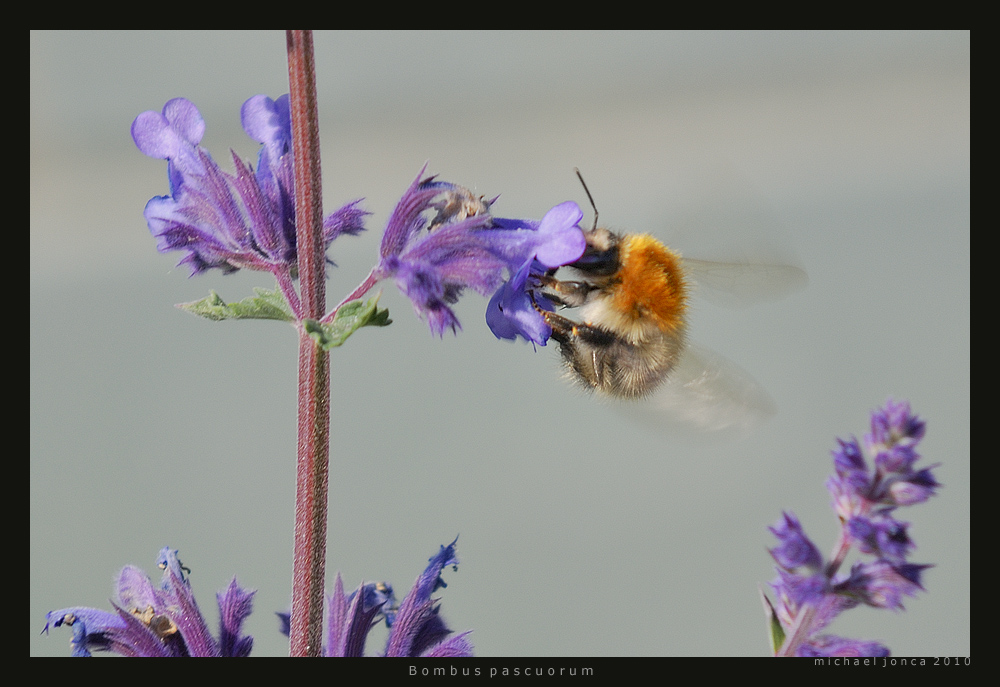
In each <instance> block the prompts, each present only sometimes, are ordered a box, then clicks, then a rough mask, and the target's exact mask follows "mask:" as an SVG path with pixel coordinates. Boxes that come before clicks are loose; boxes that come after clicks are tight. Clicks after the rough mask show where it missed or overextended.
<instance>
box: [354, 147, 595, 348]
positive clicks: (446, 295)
mask: <svg viewBox="0 0 1000 687" xmlns="http://www.w3.org/2000/svg"><path fill="white" fill-rule="evenodd" d="M424 169H426V166H425V168H424ZM424 169H422V170H421V171H420V174H418V175H417V178H416V179H414V181H413V183H412V184H410V187H409V188H408V189H407V190H406V192H405V193H404V194H403V197H402V198H401V199H400V201H399V204H398V205H397V206H396V209H395V210H394V211H393V213H392V216H391V217H390V218H389V222H388V224H387V226H386V230H385V234H384V235H383V237H382V246H381V250H380V260H379V263H378V265H377V266H376V267H375V269H374V270H372V274H371V275H370V277H369V281H371V282H374V281H378V280H380V279H386V278H390V277H391V278H393V279H395V281H396V285H397V286H398V287H399V290H400V291H401V292H402V293H403V294H405V295H406V297H407V298H409V299H410V301H411V302H412V303H413V308H414V310H415V311H416V313H417V315H418V316H419V317H421V318H426V319H427V323H428V325H429V326H430V328H431V332H432V333H434V334H436V335H437V336H442V335H443V334H444V332H445V330H447V329H451V330H452V331H453V332H456V331H457V330H458V329H459V328H461V325H460V323H459V321H458V317H457V316H456V315H455V313H454V311H453V310H452V309H451V306H452V305H454V304H455V303H456V302H457V301H458V298H459V296H461V294H462V292H463V291H464V290H465V289H466V288H469V289H472V290H473V291H476V292H477V293H479V294H480V295H483V296H488V295H491V294H494V293H495V292H497V289H499V288H501V286H503V285H504V281H505V279H508V278H512V277H516V275H517V274H518V273H519V272H520V270H521V269H522V267H523V266H524V265H525V264H526V263H530V262H531V261H532V260H533V259H534V258H535V257H536V256H537V257H538V259H539V260H541V261H542V264H547V265H549V263H552V262H557V263H559V264H563V263H562V262H560V261H565V262H572V261H573V260H576V259H577V258H579V256H580V255H581V254H582V253H583V249H584V247H585V241H584V238H583V232H582V231H581V230H580V228H579V227H578V226H576V223H577V222H579V219H580V217H582V216H583V215H582V212H580V210H579V208H578V207H576V204H575V203H563V204H562V205H560V206H557V207H556V208H553V210H551V211H549V213H548V214H547V215H546V217H545V218H544V219H543V220H542V221H541V222H536V221H532V220H511V219H503V218H497V217H493V216H492V215H491V214H490V206H491V205H492V202H493V201H487V200H485V199H484V198H482V197H479V198H476V197H475V196H474V195H473V194H472V192H470V191H469V190H468V189H466V188H463V187H461V186H456V185H455V184H451V183H448V182H444V181H437V180H436V178H435V177H427V178H423V174H424ZM570 206H572V207H570ZM574 208H575V211H574ZM432 211H433V212H434V213H435V214H433V215H431V214H430V213H431V212H432ZM550 215H551V217H550ZM545 261H548V262H545ZM549 266H555V265H549ZM497 297H498V296H494V298H497ZM520 310H521V311H525V310H526V308H524V307H520ZM536 317H537V314H536ZM515 319H516V317H515ZM528 329H530V327H528ZM547 336H548V335H547V333H545V337H546V338H547ZM541 343H544V339H543V341H542V342H541Z"/></svg>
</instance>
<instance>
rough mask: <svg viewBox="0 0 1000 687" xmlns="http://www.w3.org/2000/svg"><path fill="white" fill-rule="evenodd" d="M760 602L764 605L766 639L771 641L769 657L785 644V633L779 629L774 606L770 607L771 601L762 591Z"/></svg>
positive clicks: (779, 625)
mask: <svg viewBox="0 0 1000 687" xmlns="http://www.w3.org/2000/svg"><path fill="white" fill-rule="evenodd" d="M760 600H761V601H762V602H763V603H764V616H765V620H766V621H767V630H768V633H767V634H768V639H770V640H771V655H772V656H773V655H775V654H777V653H778V649H780V648H781V645H782V644H784V643H785V631H784V630H783V629H782V627H781V622H779V621H778V615H777V614H776V613H775V612H774V606H772V605H771V600H770V599H768V598H767V595H765V594H764V590H763V589H760Z"/></svg>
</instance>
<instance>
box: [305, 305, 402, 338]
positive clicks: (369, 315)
mask: <svg viewBox="0 0 1000 687" xmlns="http://www.w3.org/2000/svg"><path fill="white" fill-rule="evenodd" d="M381 295H382V294H379V295H378V296H372V297H371V298H369V299H368V300H366V301H361V300H357V301H351V302H349V303H345V304H344V305H342V306H340V309H339V310H338V311H337V316H336V317H334V318H333V322H331V323H330V324H323V323H321V322H317V321H316V320H303V321H302V325H303V326H304V327H305V329H306V333H307V334H309V336H311V337H312V338H313V339H314V340H315V341H316V343H317V344H319V345H320V346H321V347H322V348H323V350H324V351H329V350H330V349H331V348H336V347H337V346H340V345H341V344H343V343H344V342H345V341H347V337H349V336H350V335H351V334H353V333H354V332H356V331H357V330H359V329H361V328H362V327H385V326H388V325H390V324H392V320H390V319H389V311H388V310H386V309H385V308H379V307H378V299H379V296H381Z"/></svg>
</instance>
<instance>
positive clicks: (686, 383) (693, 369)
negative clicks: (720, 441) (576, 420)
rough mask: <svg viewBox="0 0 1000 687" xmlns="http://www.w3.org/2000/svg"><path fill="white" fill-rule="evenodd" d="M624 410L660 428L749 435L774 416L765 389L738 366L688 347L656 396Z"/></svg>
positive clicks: (711, 354) (702, 349)
mask: <svg viewBox="0 0 1000 687" xmlns="http://www.w3.org/2000/svg"><path fill="white" fill-rule="evenodd" d="M618 407H619V409H620V410H621V411H622V412H624V413H626V414H628V415H629V416H630V417H633V418H635V419H637V420H639V421H640V422H641V423H642V424H644V425H648V426H652V427H655V428H657V429H661V430H666V431H674V430H677V429H680V430H682V431H683V430H684V429H695V430H698V431H702V432H716V433H722V434H724V435H732V436H744V435H746V434H748V433H749V432H750V430H752V429H753V428H755V427H757V426H758V425H760V424H762V423H763V422H764V421H765V420H767V419H768V418H769V417H771V416H772V415H774V413H775V405H774V401H772V400H771V397H770V396H768V394H767V392H766V391H764V388H763V387H762V386H761V385H760V384H758V383H757V381H756V380H755V379H754V378H753V377H751V376H750V374H749V373H748V372H746V371H745V370H744V369H742V368H741V367H740V366H739V365H737V364H736V363H734V362H732V361H730V360H727V359H726V358H724V357H723V356H721V355H719V354H718V353H714V352H712V351H710V350H708V349H707V348H703V347H701V346H696V345H693V344H688V347H687V349H686V350H685V351H684V353H683V354H682V355H681V358H680V360H678V362H677V366H676V367H675V368H674V369H673V370H672V371H671V373H670V377H669V378H668V379H667V381H666V382H664V383H663V385H662V386H661V387H660V388H659V389H657V390H656V391H655V392H654V393H653V395H652V396H650V397H649V398H647V399H643V400H642V401H639V402H637V403H634V404H630V403H622V404H620V405H619V406H618Z"/></svg>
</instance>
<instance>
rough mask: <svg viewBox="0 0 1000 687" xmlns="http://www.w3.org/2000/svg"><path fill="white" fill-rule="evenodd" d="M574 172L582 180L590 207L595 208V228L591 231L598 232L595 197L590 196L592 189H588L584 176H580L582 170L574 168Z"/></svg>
mask: <svg viewBox="0 0 1000 687" xmlns="http://www.w3.org/2000/svg"><path fill="white" fill-rule="evenodd" d="M573 171H574V172H576V176H578V177H579V178H580V183H581V184H583V190H584V191H586V192H587V199H588V200H589V201H590V207H592V208H594V227H593V229H591V231H592V232H593V231H597V205H596V204H595V203H594V197H593V196H592V195H590V189H589V188H587V182H586V181H584V180H583V175H582V174H580V169H579V168H578V167H574V168H573Z"/></svg>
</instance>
